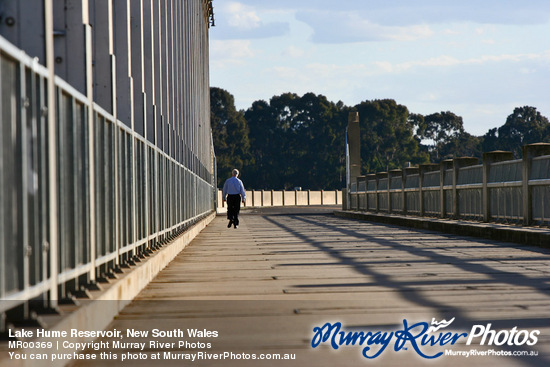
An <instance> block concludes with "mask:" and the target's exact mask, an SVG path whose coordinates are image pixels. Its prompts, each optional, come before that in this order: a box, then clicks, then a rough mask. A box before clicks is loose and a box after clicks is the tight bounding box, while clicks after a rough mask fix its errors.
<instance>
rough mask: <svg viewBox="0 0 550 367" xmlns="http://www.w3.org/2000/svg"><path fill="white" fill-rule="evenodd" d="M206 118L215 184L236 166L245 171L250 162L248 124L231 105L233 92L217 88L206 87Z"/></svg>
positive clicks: (233, 102)
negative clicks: (216, 171) (210, 133)
mask: <svg viewBox="0 0 550 367" xmlns="http://www.w3.org/2000/svg"><path fill="white" fill-rule="evenodd" d="M210 122H211V125H212V138H213V141H214V150H215V153H216V160H217V163H218V183H217V184H218V186H220V185H221V184H223V182H224V181H225V179H226V178H229V177H230V176H231V170H232V169H233V168H237V169H239V170H241V171H243V173H244V174H245V175H246V170H247V168H249V167H250V166H251V165H252V164H253V160H252V155H251V154H250V141H249V138H248V125H247V122H246V120H245V118H244V113H243V112H242V111H237V109H236V108H235V100H234V98H233V95H231V94H230V93H229V92H228V91H226V90H224V89H221V88H215V87H212V88H210Z"/></svg>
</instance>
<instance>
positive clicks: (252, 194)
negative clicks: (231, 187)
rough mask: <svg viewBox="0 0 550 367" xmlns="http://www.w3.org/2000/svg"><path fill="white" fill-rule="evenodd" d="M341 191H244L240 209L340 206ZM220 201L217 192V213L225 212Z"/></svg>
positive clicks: (220, 193) (224, 207) (224, 204)
mask: <svg viewBox="0 0 550 367" xmlns="http://www.w3.org/2000/svg"><path fill="white" fill-rule="evenodd" d="M342 199H343V196H342V191H340V190H327V191H325V190H320V191H311V190H307V191H283V190H246V203H245V204H244V205H243V204H241V207H244V208H246V207H253V208H260V207H265V206H304V205H342ZM226 206H227V205H226V203H225V202H224V201H223V200H222V191H221V190H218V207H217V211H218V213H223V212H225V211H226V210H227V208H226Z"/></svg>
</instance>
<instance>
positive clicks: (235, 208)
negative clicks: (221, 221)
mask: <svg viewBox="0 0 550 367" xmlns="http://www.w3.org/2000/svg"><path fill="white" fill-rule="evenodd" d="M240 210H241V195H227V219H229V220H230V221H232V222H233V224H235V225H236V226H238V225H239V211H240Z"/></svg>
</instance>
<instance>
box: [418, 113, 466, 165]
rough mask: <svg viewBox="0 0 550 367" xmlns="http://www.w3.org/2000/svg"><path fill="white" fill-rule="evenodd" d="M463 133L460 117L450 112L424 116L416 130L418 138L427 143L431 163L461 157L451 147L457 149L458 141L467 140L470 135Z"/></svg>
mask: <svg viewBox="0 0 550 367" xmlns="http://www.w3.org/2000/svg"><path fill="white" fill-rule="evenodd" d="M465 133H466V131H465V130H464V123H463V121H462V117H460V116H457V115H455V114H454V113H452V112H450V111H446V112H443V111H442V112H437V113H433V114H431V115H427V116H425V117H424V121H423V123H422V124H421V125H420V126H419V128H418V134H419V136H420V137H421V138H422V139H424V140H427V141H428V144H427V147H428V151H429V153H430V160H431V161H432V162H439V161H441V160H442V159H447V158H453V157H455V156H461V154H460V153H459V152H457V151H455V150H453V147H458V146H459V145H458V143H459V142H460V141H464V140H468V138H469V137H470V136H471V135H469V134H468V135H464V134H465Z"/></svg>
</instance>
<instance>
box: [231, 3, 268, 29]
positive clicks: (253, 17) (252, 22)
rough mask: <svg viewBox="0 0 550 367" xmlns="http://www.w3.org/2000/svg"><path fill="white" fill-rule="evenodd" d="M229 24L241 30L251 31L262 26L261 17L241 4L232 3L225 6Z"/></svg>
mask: <svg viewBox="0 0 550 367" xmlns="http://www.w3.org/2000/svg"><path fill="white" fill-rule="evenodd" d="M225 11H226V13H227V16H228V20H227V23H228V24H229V25H230V26H232V27H236V28H239V29H244V30H249V29H254V28H258V27H259V26H260V17H259V16H258V14H256V12H255V11H254V10H252V9H251V8H250V7H248V6H245V5H243V4H241V3H237V2H230V3H228V4H227V5H226V6H225Z"/></svg>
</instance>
